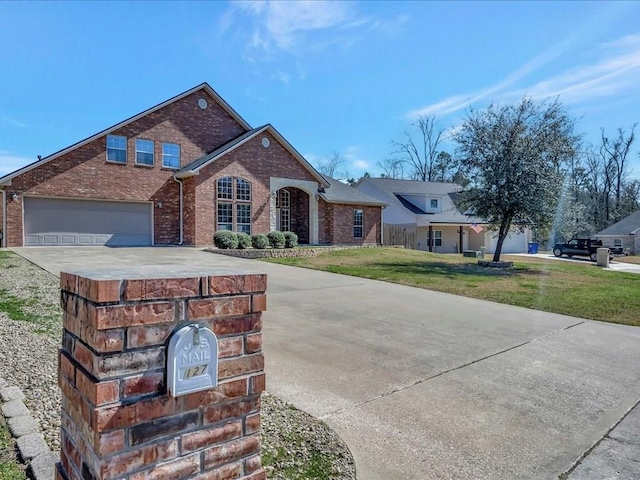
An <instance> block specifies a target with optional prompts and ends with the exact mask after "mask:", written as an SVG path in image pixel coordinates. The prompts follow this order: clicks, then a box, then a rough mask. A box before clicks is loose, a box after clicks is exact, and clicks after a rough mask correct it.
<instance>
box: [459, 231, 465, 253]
mask: <svg viewBox="0 0 640 480" xmlns="http://www.w3.org/2000/svg"><path fill="white" fill-rule="evenodd" d="M458 233H459V234H460V241H459V242H458V245H460V248H459V249H458V253H462V252H463V251H464V230H463V227H462V225H460V230H458Z"/></svg>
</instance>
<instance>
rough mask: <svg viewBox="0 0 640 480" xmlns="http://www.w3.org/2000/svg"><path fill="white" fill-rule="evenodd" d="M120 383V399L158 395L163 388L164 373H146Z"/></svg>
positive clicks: (124, 379)
mask: <svg viewBox="0 0 640 480" xmlns="http://www.w3.org/2000/svg"><path fill="white" fill-rule="evenodd" d="M120 383H121V384H122V398H129V397H137V396H140V395H149V394H153V393H160V392H162V391H163V390H164V387H165V385H164V371H161V372H147V373H143V374H142V375H135V376H133V377H127V378H123V379H122V380H121V381H120Z"/></svg>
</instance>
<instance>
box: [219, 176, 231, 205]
mask: <svg viewBox="0 0 640 480" xmlns="http://www.w3.org/2000/svg"><path fill="white" fill-rule="evenodd" d="M231 199H233V177H224V178H219V179H218V200H231Z"/></svg>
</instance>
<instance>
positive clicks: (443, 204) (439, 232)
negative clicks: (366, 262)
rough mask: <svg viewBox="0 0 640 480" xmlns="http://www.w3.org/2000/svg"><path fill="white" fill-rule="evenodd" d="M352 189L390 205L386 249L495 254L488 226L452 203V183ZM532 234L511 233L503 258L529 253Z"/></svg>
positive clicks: (385, 182) (377, 183)
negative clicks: (390, 246)
mask: <svg viewBox="0 0 640 480" xmlns="http://www.w3.org/2000/svg"><path fill="white" fill-rule="evenodd" d="M356 188H357V189H358V190H360V191H361V192H364V193H366V194H367V195H369V196H370V197H373V198H375V199H377V200H379V201H382V202H385V203H387V204H388V206H387V207H386V208H385V210H384V213H383V223H384V227H383V229H384V232H385V238H384V243H385V244H392V245H393V244H397V245H403V244H404V245H405V246H407V247H410V248H416V249H418V250H427V251H433V252H439V253H460V252H461V251H464V250H479V249H480V247H485V249H486V251H487V253H493V252H494V250H495V248H496V244H497V237H496V235H495V233H494V232H488V231H487V229H486V222H484V221H482V220H481V219H478V218H475V217H473V216H470V215H466V214H465V213H464V212H461V211H460V210H459V209H458V208H457V207H456V204H455V200H456V196H457V194H458V192H460V190H462V187H461V186H460V185H456V184H453V183H440V182H421V181H415V180H395V179H388V178H362V179H360V181H359V182H358V183H357V185H356ZM530 239H531V231H530V230H529V229H526V230H525V231H524V232H521V233H518V232H513V233H511V234H510V235H509V236H508V237H507V238H506V239H505V241H504V243H503V245H502V253H524V252H526V251H527V247H528V242H529V241H530Z"/></svg>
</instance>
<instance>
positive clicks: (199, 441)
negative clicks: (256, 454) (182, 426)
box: [181, 420, 242, 453]
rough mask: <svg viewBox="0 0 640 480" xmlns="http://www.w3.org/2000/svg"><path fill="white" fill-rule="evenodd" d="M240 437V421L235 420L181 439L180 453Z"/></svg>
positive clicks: (189, 434)
mask: <svg viewBox="0 0 640 480" xmlns="http://www.w3.org/2000/svg"><path fill="white" fill-rule="evenodd" d="M241 436H242V421H241V420H235V421H232V422H229V423H226V424H224V425H222V426H218V427H212V428H207V429H205V430H200V431H197V432H193V433H188V434H186V435H183V436H182V437H181V444H182V452H183V453H189V452H195V451H197V450H202V449H203V448H205V447H208V446H211V445H215V444H217V443H222V442H228V441H229V440H234V439H236V438H240V437H241Z"/></svg>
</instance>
